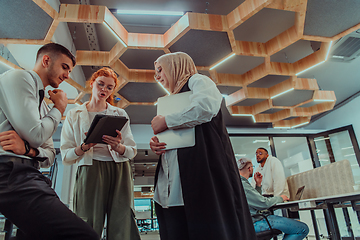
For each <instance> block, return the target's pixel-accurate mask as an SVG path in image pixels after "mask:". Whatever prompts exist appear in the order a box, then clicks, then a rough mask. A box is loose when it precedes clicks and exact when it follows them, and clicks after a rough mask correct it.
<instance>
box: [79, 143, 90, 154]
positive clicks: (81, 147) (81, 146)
mask: <svg viewBox="0 0 360 240" xmlns="http://www.w3.org/2000/svg"><path fill="white" fill-rule="evenodd" d="M84 144H85V143H82V144H81V145H80V149H81V151H83V152H87V151H89V150H90V148H88V149H86V150H84V149H83V145H84Z"/></svg>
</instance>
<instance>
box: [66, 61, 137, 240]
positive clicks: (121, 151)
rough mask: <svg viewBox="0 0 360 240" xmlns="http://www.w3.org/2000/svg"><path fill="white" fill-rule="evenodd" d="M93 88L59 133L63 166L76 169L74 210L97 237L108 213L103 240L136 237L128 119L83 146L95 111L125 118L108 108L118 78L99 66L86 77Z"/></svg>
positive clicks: (132, 152)
mask: <svg viewBox="0 0 360 240" xmlns="http://www.w3.org/2000/svg"><path fill="white" fill-rule="evenodd" d="M89 83H90V87H91V89H92V95H91V98H90V101H88V102H85V103H84V104H82V105H81V106H79V107H76V108H73V109H71V110H70V111H69V112H68V113H67V114H66V120H65V122H64V124H63V127H62V132H61V156H62V160H63V163H64V165H71V164H76V166H77V167H78V169H77V173H76V181H75V187H74V202H73V206H74V212H75V213H76V214H77V215H78V216H79V217H81V218H82V219H83V220H84V221H86V222H87V223H89V224H90V225H91V226H92V227H93V228H94V229H95V231H96V232H97V233H98V234H99V235H100V236H101V234H102V232H103V227H104V221H105V217H107V228H106V236H107V239H108V240H117V239H130V240H140V235H139V231H138V228H137V225H136V221H135V218H134V213H133V206H134V194H133V179H132V171H131V166H130V162H129V160H130V159H131V158H133V157H135V155H136V144H135V141H134V139H133V135H132V133H131V130H130V121H127V123H126V124H125V125H124V127H123V128H122V129H121V131H119V130H116V132H117V136H116V137H111V136H107V135H104V136H103V142H105V143H106V144H101V143H98V144H95V143H90V144H85V143H84V142H83V141H84V139H85V137H86V132H87V131H88V129H89V127H90V124H91V122H92V120H93V119H94V117H95V115H96V114H105V115H114V116H125V117H126V118H127V119H129V117H128V115H127V114H126V112H125V111H124V110H123V109H121V108H118V107H115V106H113V105H114V102H113V101H114V100H113V93H114V90H115V88H116V86H117V77H116V74H115V72H114V71H113V70H111V69H110V68H107V67H104V68H102V69H100V70H98V71H97V72H95V73H94V74H93V75H92V77H91V78H90V80H89Z"/></svg>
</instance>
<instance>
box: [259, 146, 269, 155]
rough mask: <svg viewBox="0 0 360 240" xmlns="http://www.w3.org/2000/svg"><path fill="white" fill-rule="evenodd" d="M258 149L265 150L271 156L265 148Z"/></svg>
mask: <svg viewBox="0 0 360 240" xmlns="http://www.w3.org/2000/svg"><path fill="white" fill-rule="evenodd" d="M258 149H261V150H264V151H265V152H266V153H267V154H269V152H268V150H266V149H265V148H263V147H259V148H258Z"/></svg>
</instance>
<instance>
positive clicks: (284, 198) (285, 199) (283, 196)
mask: <svg viewBox="0 0 360 240" xmlns="http://www.w3.org/2000/svg"><path fill="white" fill-rule="evenodd" d="M280 197H282V199H283V200H284V201H289V198H288V197H287V196H285V195H281V196H280Z"/></svg>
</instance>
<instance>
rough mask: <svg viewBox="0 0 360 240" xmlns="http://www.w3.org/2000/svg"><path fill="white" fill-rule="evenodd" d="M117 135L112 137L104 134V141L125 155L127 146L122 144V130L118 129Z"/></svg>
mask: <svg viewBox="0 0 360 240" xmlns="http://www.w3.org/2000/svg"><path fill="white" fill-rule="evenodd" d="M116 133H117V136H116V137H111V136H108V135H104V136H103V137H102V139H103V141H104V142H105V143H107V144H109V145H110V146H111V149H112V150H114V151H116V152H118V153H120V154H121V155H123V154H124V153H125V146H124V145H123V144H121V139H122V137H121V132H120V131H119V130H116Z"/></svg>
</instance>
